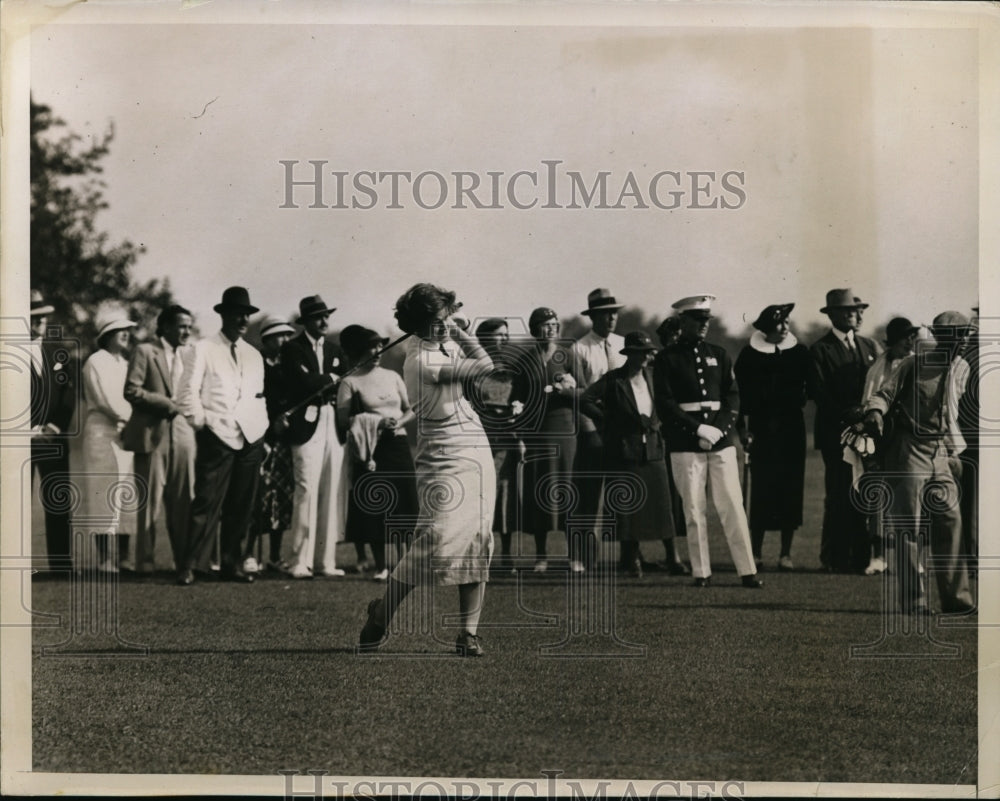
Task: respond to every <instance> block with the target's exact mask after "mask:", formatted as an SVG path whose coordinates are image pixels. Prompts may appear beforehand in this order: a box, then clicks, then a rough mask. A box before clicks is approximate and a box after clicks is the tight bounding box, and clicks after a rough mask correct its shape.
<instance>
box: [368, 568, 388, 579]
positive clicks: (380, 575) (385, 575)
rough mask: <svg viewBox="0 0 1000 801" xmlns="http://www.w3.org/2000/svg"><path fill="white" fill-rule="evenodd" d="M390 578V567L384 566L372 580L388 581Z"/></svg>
mask: <svg viewBox="0 0 1000 801" xmlns="http://www.w3.org/2000/svg"><path fill="white" fill-rule="evenodd" d="M388 580H389V570H388V568H383V569H382V570H380V571H378V573H376V574H375V575H374V576H372V581H388Z"/></svg>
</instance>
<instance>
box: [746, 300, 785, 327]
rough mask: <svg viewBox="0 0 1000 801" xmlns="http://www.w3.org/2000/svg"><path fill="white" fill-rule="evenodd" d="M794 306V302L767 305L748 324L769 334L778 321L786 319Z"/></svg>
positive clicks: (781, 321)
mask: <svg viewBox="0 0 1000 801" xmlns="http://www.w3.org/2000/svg"><path fill="white" fill-rule="evenodd" d="M794 308H795V304H794V303H778V304H775V305H773V306H767V307H766V308H765V309H764V311H762V312H761V313H760V314H759V315H758V316H757V319H756V320H754V321H753V322H752V323H751V324H750V325H752V326H753V327H754V328H756V329H757V330H758V331H762V332H764V333H765V334H769V333H771V332H772V331H774V329H776V328H777V327H778V325H779V324H780V323H783V322H784V321H785V320H787V319H788V315H789V314H791V313H792V309H794Z"/></svg>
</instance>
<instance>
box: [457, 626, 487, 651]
mask: <svg viewBox="0 0 1000 801" xmlns="http://www.w3.org/2000/svg"><path fill="white" fill-rule="evenodd" d="M455 653H457V654H458V655H459V656H482V655H483V654H484V653H486V652H485V651H484V650H483V644H482V643H481V642H480V641H479V637H477V636H476V635H475V634H469V632H467V631H463V632H462V633H461V634H459V635H458V639H456V640H455Z"/></svg>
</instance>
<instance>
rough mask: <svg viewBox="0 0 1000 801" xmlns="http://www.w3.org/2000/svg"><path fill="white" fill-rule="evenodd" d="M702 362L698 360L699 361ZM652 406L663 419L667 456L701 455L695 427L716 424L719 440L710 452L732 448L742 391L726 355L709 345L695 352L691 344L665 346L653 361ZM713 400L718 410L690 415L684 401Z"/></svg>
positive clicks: (699, 344) (701, 345)
mask: <svg viewBox="0 0 1000 801" xmlns="http://www.w3.org/2000/svg"><path fill="white" fill-rule="evenodd" d="M698 359H700V361H698ZM653 381H654V382H655V384H656V395H655V396H654V397H655V398H656V408H657V412H658V413H659V415H660V419H661V420H663V426H664V432H663V435H664V437H665V438H666V440H667V450H669V451H670V452H671V453H683V452H692V451H693V452H695V453H701V452H702V450H701V446H700V445H699V444H698V426H700V425H702V424H705V425H710V426H715V428H717V429H719V430H720V431H721V432H722V437H721V438H720V439H719V441H718V442H716V443H715V445H714V446H713V448H712V450H713V451H719V450H722V449H723V448H727V447H729V446H731V445H735V444H736V440H737V435H738V432H737V429H736V420H737V418H738V417H739V411H740V393H739V389H738V388H737V386H736V376H735V374H734V373H733V360H732V359H731V358H729V353H728V352H727V351H726V349H725V348H723V347H720V346H719V345H713V344H712V343H711V342H699V343H698V344H697V354H696V353H695V349H694V347H693V346H692V344H691V343H690V342H683V341H681V342H676V343H674V344H673V345H671V346H669V347H667V348H664V349H663V350H661V351H660V352H659V353H658V354H656V358H655V359H654V361H653ZM702 401H710V402H716V403H718V404H719V408H718V409H709V410H707V412H705V411H698V412H696V411H689V410H686V409H682V408H681V404H683V403H700V402H702Z"/></svg>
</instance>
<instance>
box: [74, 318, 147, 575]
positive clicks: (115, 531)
mask: <svg viewBox="0 0 1000 801" xmlns="http://www.w3.org/2000/svg"><path fill="white" fill-rule="evenodd" d="M96 324H97V342H96V344H97V350H95V351H94V353H93V354H92V355H91V356H90V358H88V359H87V361H86V362H85V363H84V365H83V404H82V405H81V407H80V408H78V409H77V415H78V416H77V425H78V427H79V428H78V430H79V431H80V436H79V437H77V438H76V439H77V441H76V442H75V443H74V447H73V448H72V449H71V451H70V470H71V472H72V473H73V474H74V476H75V480H76V482H77V485H78V486H79V488H80V505H79V506H78V507H77V508H76V510H74V512H73V516H74V518H76V519H77V520H78V521H79V523H80V525H81V526H83V525H85V526H86V528H87V530H88V531H90V530H93V529H94V525H93V522H92V521H94V520H103V521H106V522H104V523H103V524H102V525H101V526H100V530H99V531H98V532H97V534H96V536H95V537H94V539H89V538H84V540H83V541H82V542H78V543H74V553H73V564H74V568H76V569H81V568H84V567H87V568H92V567H95V566H96V567H97V569H98V570H100V571H102V572H114V573H117V572H118V569H119V565H120V562H121V561H123V560H124V559H125V557H126V556H127V554H128V544H129V541H128V533H133V532H135V530H136V523H137V522H138V521H137V519H136V511H135V508H134V506H135V501H136V497H137V495H136V486H135V481H134V475H133V461H132V460H133V456H132V454H131V453H130V452H128V451H126V450H123V449H122V447H121V438H120V436H119V434H120V432H121V430H122V429H123V428H124V427H125V423H126V422H128V419H129V417H130V416H131V414H132V407H131V406H130V405H129V402H128V401H127V400H125V396H124V394H123V393H124V390H125V378H126V376H127V374H128V353H127V349H128V344H129V337H130V332H131V329H132V328H134V327H135V323H133V322H132V321H131V320H129V319H128V316H127V315H126V313H125V311H124V310H121V309H114V308H110V307H107V308H105V309H103V310H102V311H101V312H99V313H98V315H97V320H96ZM84 521H88V522H86V524H84ZM115 535H117V543H116V545H115V547H111V543H110V538H112V537H114V536H115ZM80 546H82V549H81V547H80Z"/></svg>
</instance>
